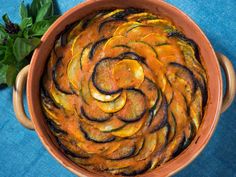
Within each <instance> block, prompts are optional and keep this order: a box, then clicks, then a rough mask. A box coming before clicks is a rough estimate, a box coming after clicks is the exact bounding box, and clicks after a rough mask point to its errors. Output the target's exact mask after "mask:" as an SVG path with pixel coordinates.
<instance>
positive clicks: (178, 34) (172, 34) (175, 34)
mask: <svg viewBox="0 0 236 177" xmlns="http://www.w3.org/2000/svg"><path fill="white" fill-rule="evenodd" d="M167 36H168V37H176V38H178V39H180V40H182V41H185V42H186V43H188V44H189V45H190V46H191V47H192V48H193V50H194V53H195V58H196V59H197V60H198V61H199V62H200V63H201V59H200V54H199V48H198V45H197V44H196V42H194V40H192V39H189V38H187V37H186V36H185V35H184V34H183V33H181V32H179V31H173V32H170V33H168V35H167Z"/></svg>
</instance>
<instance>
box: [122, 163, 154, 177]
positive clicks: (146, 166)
mask: <svg viewBox="0 0 236 177" xmlns="http://www.w3.org/2000/svg"><path fill="white" fill-rule="evenodd" d="M151 166H152V162H151V161H150V162H148V163H147V164H146V165H145V166H144V168H142V169H139V170H134V171H130V172H122V173H120V175H123V176H136V175H141V174H143V173H145V172H146V171H148V170H149V169H150V168H151Z"/></svg>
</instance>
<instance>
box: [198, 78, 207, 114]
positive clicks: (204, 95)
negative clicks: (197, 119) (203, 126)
mask: <svg viewBox="0 0 236 177" xmlns="http://www.w3.org/2000/svg"><path fill="white" fill-rule="evenodd" d="M203 81H204V85H203V84H201V82H199V81H198V82H197V85H198V87H199V88H200V90H201V93H202V106H203V112H204V107H205V106H206V104H207V100H208V91H207V88H206V81H205V80H204V79H203Z"/></svg>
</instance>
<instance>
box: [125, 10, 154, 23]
mask: <svg viewBox="0 0 236 177" xmlns="http://www.w3.org/2000/svg"><path fill="white" fill-rule="evenodd" d="M156 18H157V16H156V15H153V14H151V13H148V12H143V13H137V14H132V15H129V16H128V17H127V19H128V20H129V21H137V22H142V21H145V20H154V19H156Z"/></svg>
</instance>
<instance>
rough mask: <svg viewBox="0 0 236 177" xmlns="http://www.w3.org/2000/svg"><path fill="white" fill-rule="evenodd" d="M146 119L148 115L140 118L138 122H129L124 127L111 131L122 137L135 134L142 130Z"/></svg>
mask: <svg viewBox="0 0 236 177" xmlns="http://www.w3.org/2000/svg"><path fill="white" fill-rule="evenodd" d="M145 121H146V116H144V118H142V119H141V120H139V121H137V122H133V123H129V124H127V125H125V126H124V127H122V128H121V129H119V130H117V131H113V132H111V134H113V135H115V136H117V137H121V138H125V137H130V136H133V135H135V134H136V133H137V132H138V131H140V130H141V128H142V126H143V125H144V123H145Z"/></svg>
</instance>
